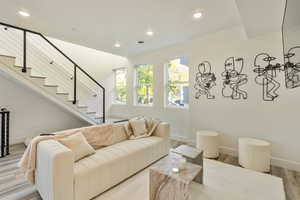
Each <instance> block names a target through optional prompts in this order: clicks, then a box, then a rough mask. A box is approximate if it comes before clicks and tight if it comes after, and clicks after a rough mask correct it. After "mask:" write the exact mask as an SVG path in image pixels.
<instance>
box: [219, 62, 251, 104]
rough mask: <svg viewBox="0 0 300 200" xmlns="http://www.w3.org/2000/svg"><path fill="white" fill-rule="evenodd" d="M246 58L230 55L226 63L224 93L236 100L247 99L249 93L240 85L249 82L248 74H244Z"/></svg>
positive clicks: (224, 95)
mask: <svg viewBox="0 0 300 200" xmlns="http://www.w3.org/2000/svg"><path fill="white" fill-rule="evenodd" d="M243 68H244V59H243V58H236V59H235V58H234V57H229V58H227V59H226V60H225V63H224V69H225V70H224V72H223V73H222V77H223V88H222V95H223V97H225V98H231V99H234V100H239V99H241V98H242V99H247V97H248V93H247V92H246V91H244V90H242V89H240V87H241V86H242V85H245V84H246V83H247V82H248V76H247V75H246V74H243V73H242V71H243Z"/></svg>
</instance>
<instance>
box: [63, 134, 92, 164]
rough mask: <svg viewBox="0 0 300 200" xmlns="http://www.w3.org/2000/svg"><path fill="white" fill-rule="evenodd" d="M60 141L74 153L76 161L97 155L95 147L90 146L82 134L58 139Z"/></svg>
mask: <svg viewBox="0 0 300 200" xmlns="http://www.w3.org/2000/svg"><path fill="white" fill-rule="evenodd" d="M58 141H59V142H60V143H61V144H63V145H65V146H66V147H68V148H69V149H70V150H71V151H72V152H73V153H74V155H75V161H78V160H80V159H82V158H84V157H86V156H89V155H91V154H94V153H95V150H94V149H93V147H91V145H89V143H88V142H87V141H86V139H85V137H84V136H83V135H82V133H80V132H79V133H75V134H74V135H70V136H67V137H64V138H62V139H58Z"/></svg>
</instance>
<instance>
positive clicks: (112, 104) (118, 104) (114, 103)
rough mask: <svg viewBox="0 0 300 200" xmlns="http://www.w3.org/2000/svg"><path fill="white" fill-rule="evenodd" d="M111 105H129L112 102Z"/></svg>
mask: <svg viewBox="0 0 300 200" xmlns="http://www.w3.org/2000/svg"><path fill="white" fill-rule="evenodd" d="M111 105H117V106H127V105H128V104H127V103H114V102H113V103H111Z"/></svg>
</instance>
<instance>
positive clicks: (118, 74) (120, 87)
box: [114, 68, 127, 104]
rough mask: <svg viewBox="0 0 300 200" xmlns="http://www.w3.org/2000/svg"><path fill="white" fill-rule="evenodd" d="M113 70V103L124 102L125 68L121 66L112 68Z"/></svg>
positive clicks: (125, 93)
mask: <svg viewBox="0 0 300 200" xmlns="http://www.w3.org/2000/svg"><path fill="white" fill-rule="evenodd" d="M114 72H115V103H120V104H125V103H126V97H127V92H126V76H127V69H126V68H121V69H116V70H114Z"/></svg>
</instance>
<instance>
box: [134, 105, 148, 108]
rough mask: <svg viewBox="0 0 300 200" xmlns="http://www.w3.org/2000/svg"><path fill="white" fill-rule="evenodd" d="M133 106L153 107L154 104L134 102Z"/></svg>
mask: <svg viewBox="0 0 300 200" xmlns="http://www.w3.org/2000/svg"><path fill="white" fill-rule="evenodd" d="M133 106H136V107H145V108H152V107H153V104H134V105H133Z"/></svg>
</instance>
